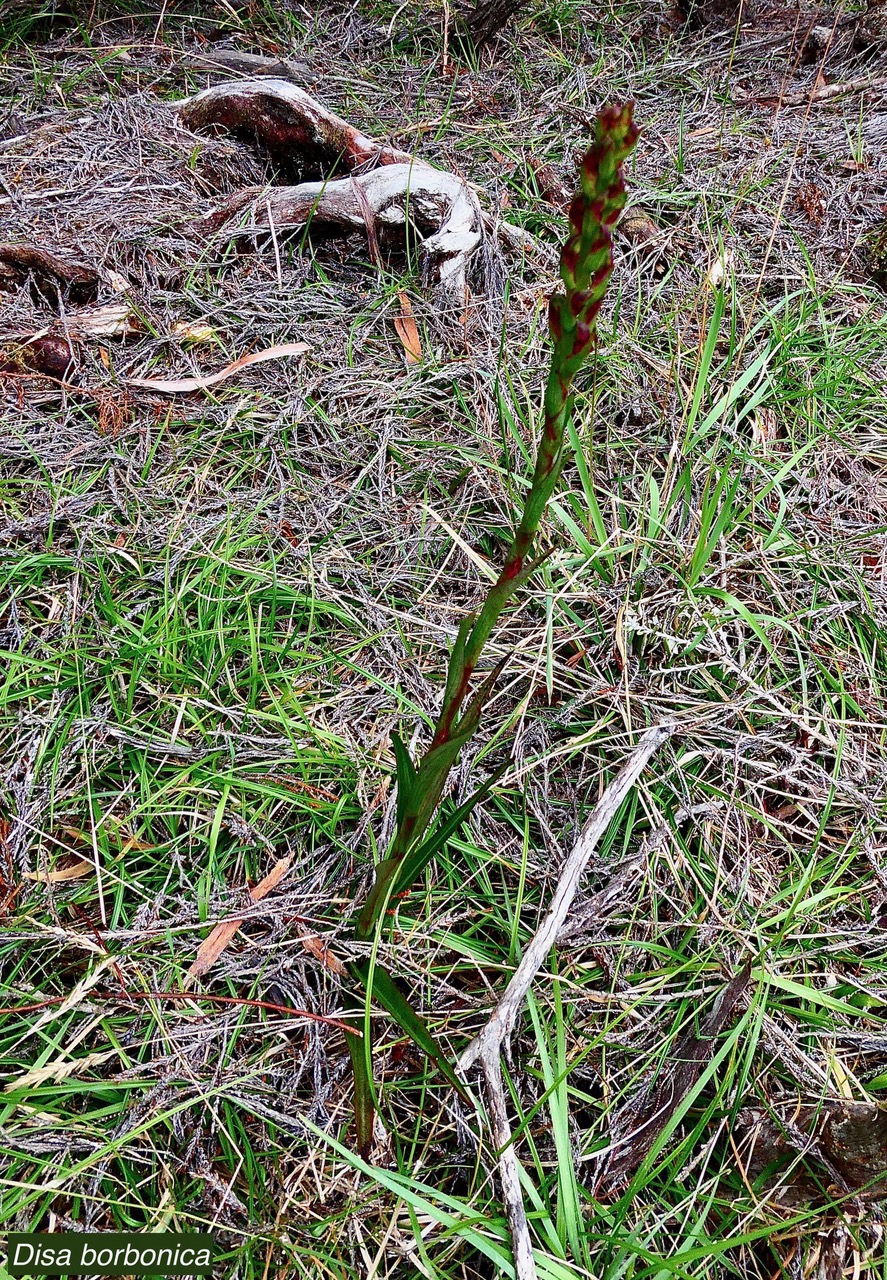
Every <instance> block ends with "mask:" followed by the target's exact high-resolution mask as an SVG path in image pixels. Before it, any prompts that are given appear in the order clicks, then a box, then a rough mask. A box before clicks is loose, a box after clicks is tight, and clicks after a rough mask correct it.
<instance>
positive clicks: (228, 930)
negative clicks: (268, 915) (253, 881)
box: [188, 858, 292, 978]
mask: <svg viewBox="0 0 887 1280" xmlns="http://www.w3.org/2000/svg"><path fill="white" fill-rule="evenodd" d="M291 862H292V858H281V859H280V861H279V862H277V863H275V865H274V866H273V867H272V868H271V870H270V871H269V872H268V874H267V875H266V876H265V879H264V880H260V881H259V883H258V884H257V885H256V886H255V888H253V889H250V891H249V896H250V898H251V899H252V901H253V902H260V901H261V900H262V898H264V897H267V895H268V894H269V893H270V892H271V890H272V889H276V888H277V886H278V885H279V884H280V882H281V880H282V879H283V877H284V876H285V875H286V873H287V871H289V868H290V863H291ZM242 924H243V920H242V919H238V920H223V921H222V922H221V924H217V925H216V927H215V929H213V931H212V933H211V934H210V935H209V937H207V938H204V940H203V942H201V944H200V946H199V948H198V950H197V955H196V956H195V958H194V963H193V964H192V965H191V968H190V969H189V970H188V977H189V978H200V977H202V976H203V974H205V973H206V971H207V969H209V968H210V967H211V966H212V965H214V964H215V962H216V961H217V960H218V958H219V956H220V955H221V954H222V952H223V951H224V950H225V948H226V947H227V946H228V943H229V942H230V941H231V939H232V938H233V937H234V935H235V933H236V932H237V930H238V929H239V928H240V926H241V925H242Z"/></svg>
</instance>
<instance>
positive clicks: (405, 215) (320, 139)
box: [179, 77, 533, 297]
mask: <svg viewBox="0 0 887 1280" xmlns="http://www.w3.org/2000/svg"><path fill="white" fill-rule="evenodd" d="M179 114H180V116H181V119H182V121H183V123H184V124H185V125H186V126H187V127H188V128H190V129H205V128H208V127H211V126H215V127H221V128H223V129H226V130H228V131H230V132H232V133H235V134H237V135H239V136H241V137H246V138H248V139H249V140H251V141H254V142H256V143H257V144H258V145H260V146H261V147H263V148H264V149H265V150H266V151H267V152H268V153H269V155H270V156H271V157H272V159H274V160H275V161H276V162H278V163H280V164H283V165H288V166H290V167H294V166H296V165H301V166H303V167H304V168H306V169H309V170H311V169H314V170H316V171H319V172H321V173H325V174H332V175H333V176H332V177H330V178H329V179H325V180H321V181H311V182H301V183H298V184H297V185H295V186H281V187H272V188H271V189H270V190H268V189H265V188H261V189H260V188H255V187H253V188H249V189H247V190H245V191H240V192H238V193H237V194H236V195H234V196H232V197H230V198H229V199H228V200H226V201H225V202H224V204H222V205H221V206H219V207H218V208H217V209H215V210H214V211H213V212H212V213H210V214H209V216H208V217H207V218H206V219H204V221H203V223H202V229H203V230H204V231H207V232H214V231H219V230H220V229H221V228H223V227H225V226H226V225H228V224H231V223H232V221H233V219H234V218H235V217H236V215H237V214H239V213H240V212H241V211H242V210H244V209H245V208H247V207H248V206H251V205H252V206H254V215H253V216H254V223H255V225H258V226H272V227H273V228H274V230H275V231H277V230H281V229H288V230H294V229H298V228H301V227H304V226H306V225H307V224H308V223H311V224H312V225H326V226H332V227H341V228H344V229H346V230H356V229H357V230H363V231H367V232H368V233H373V232H375V230H376V229H377V228H379V229H382V230H385V229H388V230H392V229H394V230H397V229H403V230H405V229H406V227H407V225H408V224H409V225H410V226H412V227H414V228H415V230H416V231H417V232H418V233H419V236H420V237H421V240H420V250H421V252H422V255H423V257H424V258H425V261H426V264H427V266H428V267H429V268H430V270H431V273H432V274H433V275H434V276H435V277H436V278H437V279H438V280H439V281H440V283H441V285H442V287H443V289H444V291H445V293H446V294H448V295H451V296H454V297H455V296H457V295H458V294H460V293H461V292H462V290H463V289H464V285H465V271H466V267H467V264H468V261H469V259H470V258H471V255H472V254H473V253H474V252H475V251H476V250H477V248H478V247H479V245H480V243H481V241H482V239H483V237H484V234H485V233H486V232H488V231H495V234H496V236H497V237H498V239H499V240H500V241H502V242H503V243H504V244H506V245H507V246H508V247H509V248H512V249H517V248H521V249H523V248H527V247H528V246H529V245H531V244H532V243H533V241H532V238H531V237H530V236H528V235H527V234H526V233H525V232H523V231H521V230H520V228H518V227H510V226H508V225H507V224H501V225H496V224H494V222H493V220H492V219H491V218H490V217H489V216H488V215H485V214H484V213H483V211H482V210H481V208H480V205H479V204H478V201H477V198H476V196H475V194H474V191H473V190H472V188H471V187H470V186H469V185H468V184H467V183H466V182H464V181H463V180H462V179H461V178H459V177H457V175H456V174H454V173H447V172H445V171H444V170H441V169H435V168H432V166H431V165H429V164H427V163H426V162H425V161H424V160H420V159H419V158H418V157H415V156H411V155H409V154H408V153H407V152H405V151H400V150H398V149H397V148H395V147H389V146H387V145H386V144H384V143H381V142H378V141H376V140H375V139H373V138H370V137H368V136H367V135H366V134H364V133H361V131H360V130H359V129H355V128H354V127H353V125H350V124H349V123H348V122H347V121H346V120H343V119H342V118H341V117H340V116H337V115H335V114H334V113H333V112H331V111H328V110H327V109H326V107H324V106H322V105H321V103H319V102H317V100H316V99H314V98H312V97H311V95H310V94H308V93H306V92H305V91H304V90H303V89H300V88H298V86H296V85H294V84H292V83H291V82H290V81H288V80H281V79H275V78H273V77H269V78H256V79H252V80H244V81H240V82H228V83H225V84H221V85H215V86H214V87H213V88H211V89H206V90H204V92H203V93H199V94H197V96H196V97H194V98H190V99H188V100H187V101H185V102H183V103H181V104H180V106H179ZM336 174H344V175H347V176H342V177H337V176H335V175H336ZM241 230H242V228H241V227H237V228H233V229H232V234H239V233H240V232H241Z"/></svg>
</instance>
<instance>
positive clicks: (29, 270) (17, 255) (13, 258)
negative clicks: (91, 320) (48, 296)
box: [0, 244, 99, 301]
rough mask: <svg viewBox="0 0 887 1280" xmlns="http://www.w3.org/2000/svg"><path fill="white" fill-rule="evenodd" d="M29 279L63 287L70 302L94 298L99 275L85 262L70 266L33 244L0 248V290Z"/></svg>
mask: <svg viewBox="0 0 887 1280" xmlns="http://www.w3.org/2000/svg"><path fill="white" fill-rule="evenodd" d="M28 275H31V276H33V277H34V278H35V279H36V280H37V281H38V282H39V284H40V285H43V286H45V284H46V282H47V281H51V282H52V284H53V286H58V285H59V284H62V285H64V286H65V287H66V288H67V289H68V291H69V293H70V295H71V297H72V298H74V299H75V300H81V301H85V300H86V299H88V298H92V297H94V296H95V293H96V291H97V289H98V286H99V273H98V271H96V270H95V268H94V267H90V266H88V265H87V264H86V263H84V262H71V261H70V260H69V259H67V258H60V257H59V256H58V254H55V253H50V252H49V250H48V249H43V248H41V246H40V245H33V244H0V286H2V285H3V284H4V283H9V284H20V283H21V282H22V281H23V280H25V279H26V278H27V276H28Z"/></svg>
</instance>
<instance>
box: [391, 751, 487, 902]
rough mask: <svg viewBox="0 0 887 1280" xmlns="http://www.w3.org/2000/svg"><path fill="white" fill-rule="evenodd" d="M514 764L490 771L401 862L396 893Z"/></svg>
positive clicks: (423, 866) (408, 882)
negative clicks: (467, 796)
mask: <svg viewBox="0 0 887 1280" xmlns="http://www.w3.org/2000/svg"><path fill="white" fill-rule="evenodd" d="M511 764H512V761H511V760H510V759H509V760H506V761H505V763H504V764H501V765H500V766H499V768H498V769H496V770H495V772H494V773H492V774H490V776H489V778H487V780H486V782H485V783H484V784H483V786H480V787H478V789H477V791H475V792H474V794H473V795H471V796H469V798H468V799H467V800H466V801H465V802H464V803H463V804H460V805H459V807H458V809H455V810H454V811H453V813H451V814H450V816H449V817H448V818H444V820H443V822H441V823H440V824H439V825H438V826H437V827H435V829H434V831H433V832H432V833H431V835H430V836H429V837H428V839H427V840H425V841H424V842H423V843H422V844H420V845H419V846H418V847H417V848H415V849H413V850H412V852H411V853H408V854H407V856H406V857H405V858H404V859H403V861H402V862H401V865H400V870H399V871H398V874H397V879H396V880H395V882H394V890H393V892H394V893H396V894H397V893H403V892H404V890H405V889H408V888H409V887H410V885H411V884H413V883H414V882H415V880H416V878H417V877H418V876H420V875H421V874H422V872H423V871H424V870H425V868H426V867H427V866H428V864H429V862H431V860H432V858H434V857H435V856H436V855H437V854H438V853H439V851H440V850H441V849H442V848H443V847H444V845H445V844H446V842H447V841H448V840H449V838H450V836H451V835H452V834H453V833H454V832H455V831H457V830H458V829H459V827H460V826H461V825H462V823H463V822H464V821H465V819H466V818H467V817H468V815H469V813H471V810H472V809H473V808H474V806H475V805H476V804H478V803H479V802H480V801H481V800H483V799H484V798H485V797H486V796H487V795H489V793H490V791H491V790H492V788H493V787H494V786H495V785H496V783H497V782H498V781H499V779H500V778H501V777H502V775H503V774H504V773H505V772H506V770H508V769H509V768H510V767H511Z"/></svg>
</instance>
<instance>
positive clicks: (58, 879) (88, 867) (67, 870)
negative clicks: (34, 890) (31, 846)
mask: <svg viewBox="0 0 887 1280" xmlns="http://www.w3.org/2000/svg"><path fill="white" fill-rule="evenodd" d="M94 871H95V865H94V864H93V863H92V862H87V860H86V859H85V858H78V859H77V861H76V862H72V863H71V865H70V866H68V867H60V868H59V869H58V871H26V872H25V879H26V880H36V881H37V883H38V884H61V883H62V882H63V881H64V880H79V879H81V877H83V876H88V875H89V874H90V872H94Z"/></svg>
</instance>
